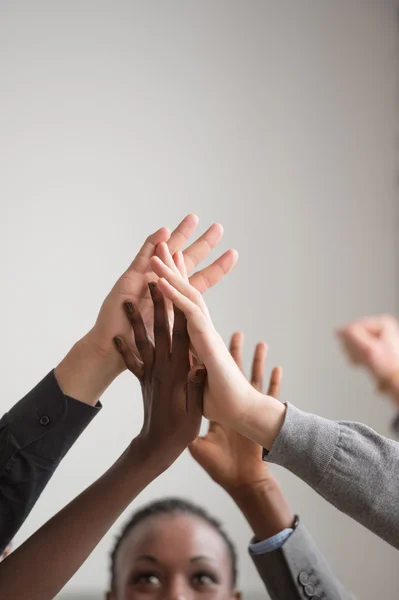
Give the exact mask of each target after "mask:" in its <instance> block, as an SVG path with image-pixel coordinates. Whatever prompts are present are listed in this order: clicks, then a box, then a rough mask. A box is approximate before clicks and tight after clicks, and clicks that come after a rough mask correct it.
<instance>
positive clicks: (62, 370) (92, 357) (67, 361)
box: [55, 331, 123, 406]
mask: <svg viewBox="0 0 399 600" xmlns="http://www.w3.org/2000/svg"><path fill="white" fill-rule="evenodd" d="M119 359H120V357H119V356H118V355H117V354H115V355H114V354H109V355H105V354H102V353H101V352H100V351H99V349H98V347H97V345H96V343H95V339H94V336H93V335H92V332H91V331H90V332H89V333H87V334H86V335H85V336H84V337H83V338H82V339H80V340H79V341H78V342H77V343H76V344H75V345H74V346H73V347H72V348H71V350H70V351H69V352H68V354H67V355H66V356H65V358H64V359H63V360H62V361H61V362H60V364H59V365H58V366H57V367H56V369H55V377H56V379H57V382H58V385H59V386H60V388H61V390H62V392H63V393H64V394H65V395H67V396H71V397H72V398H75V399H76V400H79V401H80V402H84V403H86V404H91V405H92V406H94V405H95V404H96V403H97V402H98V399H99V398H100V396H101V395H102V394H103V393H104V391H105V390H106V389H107V388H108V387H109V385H111V383H112V382H113V381H114V379H116V377H117V376H118V375H119V374H120V373H121V372H122V371H123V367H122V366H121V363H120V360H119Z"/></svg>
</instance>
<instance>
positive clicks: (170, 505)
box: [111, 498, 237, 590]
mask: <svg viewBox="0 0 399 600" xmlns="http://www.w3.org/2000/svg"><path fill="white" fill-rule="evenodd" d="M179 513H181V514H186V515H193V516H195V517H198V518H199V519H202V521H204V522H205V523H207V524H208V525H210V526H211V527H212V528H213V529H214V530H215V531H216V532H217V533H218V534H219V535H220V537H221V538H222V540H223V541H224V543H225V544H226V548H227V551H228V554H229V557H230V562H231V581H232V587H235V586H236V583H237V552H236V549H235V547H234V544H233V542H232V541H231V540H230V538H229V537H228V535H227V533H226V532H225V531H224V529H223V527H222V525H221V523H220V522H219V521H218V520H217V519H215V518H214V517H212V516H211V515H210V514H209V513H208V512H207V511H206V510H204V509H203V508H201V507H200V506H197V505H196V504H193V503H192V502H189V501H188V500H183V499H181V498H165V499H163V500H157V501H155V502H151V503H150V504H147V506H144V507H143V508H141V509H140V510H138V511H136V512H135V513H133V515H132V517H131V518H130V520H129V521H128V522H127V523H126V525H125V527H124V528H123V530H122V533H121V534H120V535H119V537H118V538H117V540H116V542H115V545H114V548H113V550H112V552H111V590H115V589H116V581H115V563H116V557H117V554H118V551H119V548H120V546H121V544H122V542H123V540H124V539H125V538H126V537H127V535H128V534H129V533H130V532H131V531H132V530H133V529H134V528H135V527H136V525H138V524H139V523H141V522H142V521H144V520H145V519H150V518H151V517H156V516H159V515H174V514H179Z"/></svg>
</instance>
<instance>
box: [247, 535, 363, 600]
mask: <svg viewBox="0 0 399 600" xmlns="http://www.w3.org/2000/svg"><path fill="white" fill-rule="evenodd" d="M250 555H251V558H252V560H253V561H254V564H255V566H256V568H257V570H258V573H259V575H260V576H261V578H262V580H263V582H264V584H265V586H266V589H267V591H268V592H269V594H270V598H271V599H272V600H302V599H303V600H312V599H313V600H321V599H325V600H327V599H328V600H354V596H352V595H351V594H350V593H349V592H348V591H347V590H345V588H344V587H343V585H342V584H341V582H340V581H339V579H338V578H337V577H336V575H334V573H333V571H332V570H331V567H330V565H329V564H328V562H327V561H326V559H325V558H324V557H323V555H322V554H321V552H320V550H319V549H318V548H317V546H316V544H315V542H314V541H313V539H312V537H311V535H310V534H309V532H308V531H307V530H306V529H305V527H304V526H303V525H302V524H301V523H299V524H298V525H297V527H296V529H295V531H294V532H293V533H292V534H291V536H290V537H289V538H288V540H287V541H286V542H285V543H284V545H283V546H282V547H281V548H279V549H278V550H274V551H273V552H266V553H264V554H254V553H252V552H251V550H250Z"/></svg>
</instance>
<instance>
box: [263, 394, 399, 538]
mask: <svg viewBox="0 0 399 600" xmlns="http://www.w3.org/2000/svg"><path fill="white" fill-rule="evenodd" d="M264 458H266V459H267V461H268V462H272V463H276V464H278V465H281V466H283V467H285V468H287V469H288V470H290V471H291V472H292V473H294V474H295V475H297V476H298V477H300V478H301V479H303V481H305V482H306V483H307V484H309V485H310V486H311V487H312V488H313V489H314V490H316V492H317V493H318V494H320V495H321V496H323V497H324V498H325V499H326V500H327V501H328V502H330V503H331V504H333V505H334V506H335V507H336V508H338V509H339V510H341V511H342V512H344V513H346V514H347V515H349V516H350V517H352V518H353V519H356V520H357V521H358V522H359V523H361V524H362V525H364V526H365V527H367V528H368V529H370V530H371V531H373V532H374V533H376V534H377V535H378V536H380V537H381V538H382V539H384V540H385V541H387V542H388V543H389V544H392V546H394V547H395V548H397V549H399V443H398V442H395V441H393V440H390V439H388V438H385V437H383V436H381V435H379V434H378V433H376V432H375V431H373V430H372V429H370V428H369V427H367V426H366V425H362V424H361V423H353V422H346V421H329V420H328V419H323V418H322V417H318V416H316V415H312V414H308V413H305V412H303V411H301V410H299V409H298V408H295V407H294V406H292V404H287V413H286V417H285V421H284V424H283V427H282V428H281V431H280V434H279V435H278V437H277V439H276V441H275V442H274V444H273V447H272V448H271V450H270V452H267V451H264Z"/></svg>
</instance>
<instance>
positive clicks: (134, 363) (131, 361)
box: [114, 337, 144, 380]
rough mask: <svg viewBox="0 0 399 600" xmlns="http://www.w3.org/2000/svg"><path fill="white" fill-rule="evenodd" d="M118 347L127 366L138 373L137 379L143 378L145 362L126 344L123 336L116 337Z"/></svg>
mask: <svg viewBox="0 0 399 600" xmlns="http://www.w3.org/2000/svg"><path fill="white" fill-rule="evenodd" d="M114 342H115V346H116V349H117V350H118V352H119V354H120V355H121V356H122V358H123V360H124V363H125V365H126V368H127V369H129V371H131V372H132V373H133V375H136V377H137V379H139V380H141V379H143V377H144V364H143V363H142V362H141V361H140V360H139V359H138V358H137V356H136V355H135V354H133V352H132V350H131V349H130V348H129V346H128V345H127V344H126V342H125V340H124V339H123V338H122V337H116V338H114Z"/></svg>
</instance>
